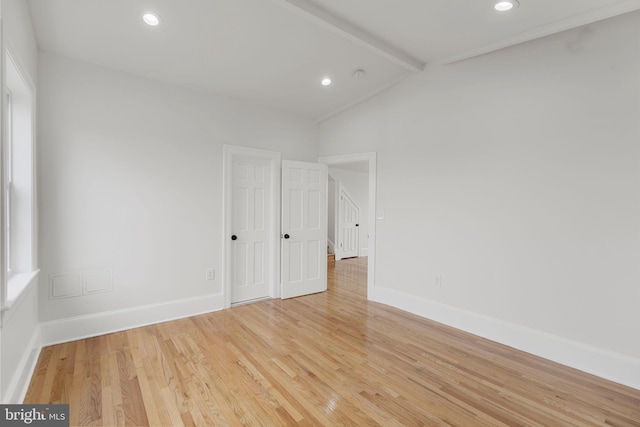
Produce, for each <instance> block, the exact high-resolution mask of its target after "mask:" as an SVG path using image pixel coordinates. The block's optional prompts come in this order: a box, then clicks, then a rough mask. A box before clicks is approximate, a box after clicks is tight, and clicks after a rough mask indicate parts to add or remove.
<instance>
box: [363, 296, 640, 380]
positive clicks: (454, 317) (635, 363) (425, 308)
mask: <svg viewBox="0 0 640 427" xmlns="http://www.w3.org/2000/svg"><path fill="white" fill-rule="evenodd" d="M369 299H370V300H372V301H375V302H379V303H382V304H387V305H391V306H393V307H396V308H399V309H401V310H404V311H408V312H410V313H413V314H417V315H418V316H422V317H425V318H428V319H431V320H434V321H436V322H439V323H443V324H445V325H448V326H452V327H454V328H456V329H461V330H463V331H466V332H469V333H472V334H474V335H478V336H480V337H483V338H487V339H490V340H492V341H496V342H499V343H501V344H505V345H508V346H510V347H513V348H516V349H518V350H522V351H525V352H527V353H531V354H535V355H536V356H540V357H543V358H545V359H549V360H552V361H554V362H557V363H560V364H562V365H566V366H569V367H571V368H575V369H578V370H580V371H583V372H586V373H589V374H593V375H596V376H598V377H601V378H604V379H607V380H610V381H614V382H617V383H619V384H623V385H626V386H628V387H632V388H634V389H638V390H640V359H638V358H633V357H630V356H625V355H622V354H618V353H614V352H611V351H608V350H603V349H600V348H597V347H593V346H590V345H587V344H583V343H579V342H576V341H571V340H568V339H566V338H562V337H558V336H556V335H552V334H549V333H546V332H542V331H538V330H535V329H531V328H527V327H524V326H520V325H516V324H513V323H509V322H505V321H502V320H498V319H494V318H492V317H489V316H484V315H481V314H477V313H473V312H471V311H467V310H462V309H459V308H455V307H451V306H448V305H445V304H442V303H439V302H435V301H431V300H427V299H424V298H420V297H416V296H415V295H410V294H407V293H403V292H399V291H395V290H392V289H387V288H380V287H375V288H374V289H373V292H372V293H370V295H369Z"/></svg>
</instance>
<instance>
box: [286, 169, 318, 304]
mask: <svg viewBox="0 0 640 427" xmlns="http://www.w3.org/2000/svg"><path fill="white" fill-rule="evenodd" d="M282 237H283V238H282V298H291V297H296V296H300V295H307V294H311V293H316V292H322V291H325V290H326V289H327V255H326V251H327V167H326V165H323V164H316V163H304V162H294V161H289V160H283V161H282Z"/></svg>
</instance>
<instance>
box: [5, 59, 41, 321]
mask: <svg viewBox="0 0 640 427" xmlns="http://www.w3.org/2000/svg"><path fill="white" fill-rule="evenodd" d="M1 57H2V58H1V61H2V72H3V73H2V102H1V103H0V114H1V116H2V125H3V126H2V127H3V129H6V130H5V131H3V132H1V133H0V134H1V138H2V141H1V144H0V147H1V151H2V155H1V156H0V161H1V164H2V170H3V172H2V173H1V174H0V180H1V182H0V184H1V185H0V187H1V188H2V189H3V195H2V197H1V200H2V204H3V206H2V209H0V220H1V226H0V233H1V236H0V237H1V239H0V240H1V245H2V246H1V247H2V250H3V252H4V255H5V256H2V257H0V263H1V272H0V277H1V278H2V280H1V282H0V284H1V286H0V288H1V289H0V309H1V311H2V320H3V322H4V321H5V320H6V319H5V312H6V311H9V310H10V309H11V307H12V306H14V304H16V303H18V302H19V301H21V300H22V297H23V296H24V295H25V294H26V291H27V289H29V288H30V287H31V286H33V285H34V284H35V283H36V280H35V279H36V278H37V275H38V272H39V270H38V268H37V250H38V248H37V205H36V200H37V199H36V161H35V156H36V144H35V141H36V93H35V85H34V84H33V82H32V81H31V80H30V79H29V78H28V75H27V74H26V73H24V71H23V70H24V67H22V66H21V64H20V63H19V61H16V57H15V56H14V55H12V54H11V51H10V49H8V48H4V47H3V48H2V51H1ZM16 144H17V145H16ZM16 180H18V181H19V182H17V181H16ZM18 190H20V194H17V193H16V192H17V191H18Z"/></svg>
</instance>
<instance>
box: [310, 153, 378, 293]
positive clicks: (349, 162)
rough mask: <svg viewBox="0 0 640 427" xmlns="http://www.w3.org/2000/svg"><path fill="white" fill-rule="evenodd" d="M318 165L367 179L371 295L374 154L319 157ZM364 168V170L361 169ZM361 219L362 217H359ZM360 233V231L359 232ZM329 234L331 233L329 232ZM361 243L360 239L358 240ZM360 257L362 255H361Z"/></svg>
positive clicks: (369, 290) (369, 288) (370, 284)
mask: <svg viewBox="0 0 640 427" xmlns="http://www.w3.org/2000/svg"><path fill="white" fill-rule="evenodd" d="M318 161H319V162H320V163H324V164H326V165H327V166H328V167H329V168H331V167H332V166H337V167H342V168H349V169H355V170H358V171H362V172H364V171H366V173H367V178H368V203H367V209H366V211H367V212H366V219H367V224H368V230H367V232H366V235H364V236H362V237H363V238H364V239H366V242H367V244H366V248H367V251H366V252H367V253H366V255H367V257H368V258H367V260H368V261H367V295H369V296H370V295H373V289H374V286H375V262H376V214H375V213H376V185H377V180H376V176H377V174H376V153H361V154H347V155H341V156H330V157H320V158H319V159H318ZM363 166H364V168H363ZM361 217H362V216H361ZM360 233H361V234H363V233H362V230H360ZM330 234H331V232H330ZM360 241H361V242H362V239H361V240H360ZM360 255H363V254H362V253H361V254H360Z"/></svg>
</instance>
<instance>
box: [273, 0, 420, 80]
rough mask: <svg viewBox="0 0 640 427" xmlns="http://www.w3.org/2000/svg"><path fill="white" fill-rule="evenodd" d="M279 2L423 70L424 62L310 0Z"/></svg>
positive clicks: (395, 60) (404, 64)
mask: <svg viewBox="0 0 640 427" xmlns="http://www.w3.org/2000/svg"><path fill="white" fill-rule="evenodd" d="M276 1H277V2H278V3H280V4H281V5H283V6H284V7H287V8H288V9H291V10H293V11H294V12H296V13H298V14H299V15H301V16H303V17H305V18H307V19H308V20H310V21H311V22H314V23H316V24H318V25H320V26H321V27H323V28H325V29H327V30H329V31H330V32H332V33H333V34H335V35H337V36H340V37H343V38H345V39H347V40H349V41H351V42H352V43H355V44H356V45H358V46H361V47H363V48H365V49H367V50H369V51H370V52H373V53H375V54H376V55H379V56H381V57H383V58H385V59H388V60H389V61H391V62H393V63H394V64H396V65H399V66H401V67H402V68H404V69H406V70H409V71H414V72H417V71H422V70H423V69H424V62H422V61H421V60H419V59H417V58H415V57H413V56H411V55H409V54H407V53H405V52H403V51H401V50H400V49H398V48H396V47H393V46H391V45H389V44H388V43H387V42H385V41H383V40H381V39H379V38H377V37H375V36H373V35H371V34H369V33H366V32H364V31H362V30H361V29H359V28H357V27H355V26H354V25H352V24H350V23H349V22H347V21H345V20H343V19H341V18H339V17H338V16H335V15H332V14H330V13H329V12H327V11H326V10H324V9H321V8H319V7H318V6H316V5H315V4H313V3H311V2H310V1H308V0H276Z"/></svg>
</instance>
